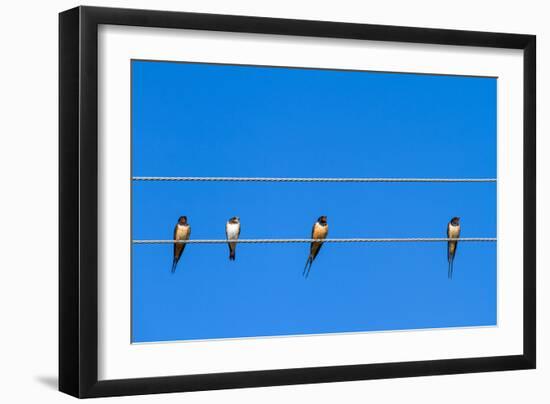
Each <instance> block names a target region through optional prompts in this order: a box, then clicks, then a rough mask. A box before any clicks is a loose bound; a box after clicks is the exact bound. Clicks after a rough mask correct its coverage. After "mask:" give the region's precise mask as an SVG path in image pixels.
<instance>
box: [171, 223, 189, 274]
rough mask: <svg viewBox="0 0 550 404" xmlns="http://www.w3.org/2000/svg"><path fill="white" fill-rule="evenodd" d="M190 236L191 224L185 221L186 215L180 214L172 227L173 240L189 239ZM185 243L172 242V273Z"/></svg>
mask: <svg viewBox="0 0 550 404" xmlns="http://www.w3.org/2000/svg"><path fill="white" fill-rule="evenodd" d="M189 236H191V226H190V225H189V223H187V216H180V218H179V219H178V223H176V227H175V228H174V241H178V240H189ZM185 245H186V244H185V243H174V261H173V262H172V273H174V272H176V265H178V261H179V260H180V258H181V254H182V253H183V250H185Z"/></svg>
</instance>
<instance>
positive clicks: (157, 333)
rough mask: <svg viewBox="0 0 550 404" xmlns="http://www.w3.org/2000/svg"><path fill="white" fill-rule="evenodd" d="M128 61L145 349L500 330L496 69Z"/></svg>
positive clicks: (137, 308) (137, 296)
mask: <svg viewBox="0 0 550 404" xmlns="http://www.w3.org/2000/svg"><path fill="white" fill-rule="evenodd" d="M131 72H132V94H131V102H132V135H131V136H132V179H131V181H132V232H131V233H132V234H131V237H132V240H133V244H132V274H131V281H132V342H133V343H146V342H160V341H186V340H207V339H227V338H250V337H279V336H291V335H312V334H332V333H357V332H374V331H398V330H411V329H425V328H430V329H433V328H449V327H480V326H495V325H497V295H496V291H497V243H496V242H466V241H464V242H461V241H460V238H476V237H481V238H494V237H496V228H497V185H496V182H495V181H494V180H495V179H496V177H497V162H496V156H497V143H496V142H497V124H496V122H497V113H496V110H497V79H496V78H493V77H466V76H445V75H431V74H408V73H384V72H368V71H344V70H330V69H312V68H286V67H269V66H241V65H223V64H208V63H187V62H170V61H168V62H163V61H147V60H133V61H132V62H131ZM151 177H154V178H151ZM145 178H148V180H144V179H145ZM251 178H255V179H258V180H257V181H249V180H243V179H251ZM350 178H357V179H365V178H374V179H404V180H406V179H411V178H415V179H426V180H428V179H432V180H433V181H432V180H430V181H421V182H414V181H397V182H383V181H379V182H363V181H357V182H352V181H340V180H342V179H344V180H345V179H350ZM176 179H177V180H176ZM265 179H272V180H270V181H265ZM293 179H294V180H293ZM295 179H301V180H299V181H295ZM304 179H309V180H308V181H306V180H304ZM318 179H328V180H329V181H322V180H318ZM449 179H466V180H479V179H489V180H488V181H464V182H455V181H445V180H449ZM275 180H276V181H275ZM440 180H444V181H440ZM455 218H456V219H455ZM453 219H454V220H453ZM447 237H452V238H453V239H456V238H457V237H458V239H457V240H458V241H457V242H454V241H450V242H449V241H448V240H447V241H426V240H423V241H422V240H415V239H429V238H447ZM325 238H326V239H327V240H330V239H357V238H361V239H400V240H401V239H407V241H403V240H401V241H399V240H396V241H382V242H375V241H372V240H371V241H370V242H367V241H363V242H330V241H328V242H324V243H323V242H322V240H323V239H325ZM174 239H175V240H177V241H180V242H176V243H173V242H170V240H174ZM228 239H231V240H233V243H230V244H228V242H227V241H229V242H231V240H228ZM296 239H300V240H303V239H305V240H303V241H300V242H281V241H289V240H295V241H296ZM309 239H315V240H317V241H316V242H314V243H311V242H308V241H306V240H309ZM147 240H164V241H167V242H162V243H146V242H143V241H147ZM185 240H190V241H193V240H212V241H216V242H214V243H185V242H184V241H185ZM239 240H257V241H258V240H259V241H262V240H264V241H266V240H267V241H269V240H271V241H273V240H275V241H277V240H278V242H256V243H248V242H246V243H238V242H235V241H239ZM140 241H141V242H140ZM182 241H183V242H182Z"/></svg>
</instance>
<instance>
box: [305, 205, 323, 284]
mask: <svg viewBox="0 0 550 404" xmlns="http://www.w3.org/2000/svg"><path fill="white" fill-rule="evenodd" d="M327 235H328V223H327V217H326V216H320V217H319V219H317V221H316V222H315V224H314V225H313V229H312V230H311V238H312V239H315V240H324V239H325V238H327ZM322 246H323V243H322V242H321V241H313V242H312V243H311V245H310V247H309V257H308V258H307V261H306V266H305V268H304V272H303V274H302V275H303V276H305V277H306V278H307V277H308V275H309V271H310V270H311V265H312V264H313V260H314V259H315V257H317V254H319V251H320V250H321V247H322Z"/></svg>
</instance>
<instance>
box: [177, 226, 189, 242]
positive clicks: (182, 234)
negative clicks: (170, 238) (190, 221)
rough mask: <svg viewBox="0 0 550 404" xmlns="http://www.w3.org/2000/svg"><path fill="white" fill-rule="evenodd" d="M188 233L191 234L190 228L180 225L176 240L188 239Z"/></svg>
mask: <svg viewBox="0 0 550 404" xmlns="http://www.w3.org/2000/svg"><path fill="white" fill-rule="evenodd" d="M188 232H189V228H188V227H187V226H182V225H180V224H178V230H177V232H176V239H178V240H185V239H187V235H188Z"/></svg>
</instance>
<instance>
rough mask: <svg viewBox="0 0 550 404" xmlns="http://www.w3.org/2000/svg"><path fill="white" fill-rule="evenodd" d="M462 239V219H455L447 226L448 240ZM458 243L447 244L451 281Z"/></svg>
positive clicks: (449, 242) (450, 242)
mask: <svg viewBox="0 0 550 404" xmlns="http://www.w3.org/2000/svg"><path fill="white" fill-rule="evenodd" d="M459 237H460V218H459V217H453V218H452V219H451V221H450V222H449V224H448V225H447V238H452V239H458V238H459ZM457 245H458V241H448V242H447V260H448V261H449V269H448V272H447V276H448V277H449V279H452V278H453V263H454V260H455V254H456V247H457Z"/></svg>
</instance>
